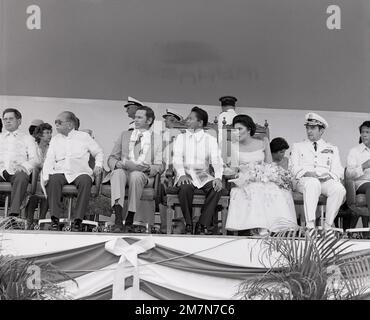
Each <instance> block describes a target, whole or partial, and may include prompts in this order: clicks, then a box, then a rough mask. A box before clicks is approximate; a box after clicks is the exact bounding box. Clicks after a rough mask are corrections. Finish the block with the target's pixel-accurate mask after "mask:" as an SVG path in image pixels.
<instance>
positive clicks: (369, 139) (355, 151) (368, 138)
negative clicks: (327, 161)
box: [346, 121, 370, 228]
mask: <svg viewBox="0 0 370 320" xmlns="http://www.w3.org/2000/svg"><path fill="white" fill-rule="evenodd" d="M360 134H361V139H360V141H361V142H360V144H359V145H358V146H356V147H354V148H352V149H351V150H350V151H349V154H348V158H347V172H346V174H347V177H348V178H350V179H354V181H355V187H356V193H357V194H365V195H366V203H367V209H368V211H369V216H367V217H366V216H362V224H363V226H364V227H365V228H366V227H368V226H369V217H370V121H365V122H364V123H363V124H362V125H361V126H360Z"/></svg>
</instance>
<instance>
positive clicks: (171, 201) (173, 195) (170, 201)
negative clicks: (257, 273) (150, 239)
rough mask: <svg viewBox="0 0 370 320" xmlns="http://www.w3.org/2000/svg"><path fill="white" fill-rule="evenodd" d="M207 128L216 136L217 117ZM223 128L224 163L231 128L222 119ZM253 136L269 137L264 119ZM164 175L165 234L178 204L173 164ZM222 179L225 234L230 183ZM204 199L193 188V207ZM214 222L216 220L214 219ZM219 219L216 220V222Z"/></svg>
mask: <svg viewBox="0 0 370 320" xmlns="http://www.w3.org/2000/svg"><path fill="white" fill-rule="evenodd" d="M175 128H176V129H180V130H181V131H183V132H185V130H186V128H187V127H186V125H185V123H180V122H179V125H178V126H175ZM204 129H205V130H206V131H207V130H210V129H212V130H214V131H215V132H216V137H218V122H217V117H216V118H215V121H214V123H213V124H210V123H209V124H208V125H207V126H206V127H205V128H204ZM223 129H226V140H227V142H228V144H227V147H226V148H222V158H223V160H224V162H225V163H227V162H228V159H229V157H230V156H231V144H230V142H231V130H232V129H233V128H232V126H231V125H226V121H225V119H224V122H223ZM255 137H257V138H260V139H263V138H264V137H267V138H269V128H268V122H267V120H265V125H264V126H261V125H258V124H257V125H256V133H255ZM166 177H167V179H168V180H169V187H168V188H167V190H166V196H165V197H164V203H163V205H166V206H167V234H171V233H172V221H173V217H174V210H175V206H180V200H179V197H178V190H179V189H178V188H177V187H175V186H174V179H175V172H174V168H173V165H172V164H170V165H169V168H168V169H167V171H166ZM222 180H223V181H222V182H223V189H222V191H221V198H220V200H219V202H218V205H219V206H220V207H221V233H222V234H223V235H226V221H227V213H228V207H229V200H230V189H231V185H230V183H229V182H228V181H227V179H226V178H225V177H223V179H222ZM204 201H205V194H204V192H203V191H202V190H195V193H194V198H193V207H202V206H203V203H204ZM214 222H216V221H214ZM218 222H219V221H217V223H218Z"/></svg>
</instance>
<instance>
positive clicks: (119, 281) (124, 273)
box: [105, 236, 155, 300]
mask: <svg viewBox="0 0 370 320" xmlns="http://www.w3.org/2000/svg"><path fill="white" fill-rule="evenodd" d="M154 247H155V243H154V241H153V238H152V236H149V237H146V238H144V239H142V240H140V241H138V242H135V243H133V244H132V245H130V244H129V243H128V242H127V241H125V240H124V239H122V238H117V239H114V240H111V241H108V242H106V243H105V250H107V251H108V252H110V253H112V254H114V255H115V256H120V259H119V262H118V266H117V269H116V272H115V275H114V279H113V292H112V300H133V299H139V298H138V297H139V291H140V289H139V268H138V262H137V256H138V255H139V254H141V253H143V252H145V251H147V250H150V249H152V248H154ZM130 269H131V271H129V270H130ZM132 269H133V270H132ZM130 276H133V287H132V290H126V289H125V279H127V278H128V277H130Z"/></svg>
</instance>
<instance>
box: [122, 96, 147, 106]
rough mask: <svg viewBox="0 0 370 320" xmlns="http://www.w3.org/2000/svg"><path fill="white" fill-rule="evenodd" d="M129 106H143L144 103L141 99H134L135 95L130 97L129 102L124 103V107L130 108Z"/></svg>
mask: <svg viewBox="0 0 370 320" xmlns="http://www.w3.org/2000/svg"><path fill="white" fill-rule="evenodd" d="M129 106H137V107H142V106H143V104H142V103H141V102H140V101H139V100H136V99H134V98H133V97H128V98H127V103H126V104H125V105H124V107H125V108H128V107H129Z"/></svg>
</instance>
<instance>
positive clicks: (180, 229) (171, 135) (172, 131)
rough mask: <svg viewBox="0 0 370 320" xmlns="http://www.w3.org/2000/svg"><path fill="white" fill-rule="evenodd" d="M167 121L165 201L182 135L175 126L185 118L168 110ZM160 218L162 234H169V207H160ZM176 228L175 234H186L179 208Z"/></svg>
mask: <svg viewBox="0 0 370 320" xmlns="http://www.w3.org/2000/svg"><path fill="white" fill-rule="evenodd" d="M162 117H163V119H164V120H165V130H164V131H163V132H162V137H163V162H164V163H165V164H166V168H165V171H164V173H163V174H162V176H161V184H162V188H161V191H162V194H161V197H162V199H163V201H162V202H163V203H164V202H165V201H164V198H165V196H166V189H167V188H168V179H167V177H166V171H167V170H168V169H170V167H172V159H173V142H174V140H175V138H176V137H177V136H178V135H179V134H181V131H180V130H179V129H176V128H175V126H176V125H177V124H179V122H181V121H183V117H182V116H181V115H179V114H178V113H177V112H176V111H175V110H172V109H167V110H166V113H165V114H164V115H163V116H162ZM159 211H160V216H161V228H160V232H161V233H166V232H167V219H166V216H167V206H166V205H162V204H161V205H160V208H159ZM175 219H176V220H177V222H175V226H177V228H174V233H184V232H185V220H184V219H183V216H182V213H181V209H180V208H179V207H175Z"/></svg>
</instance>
